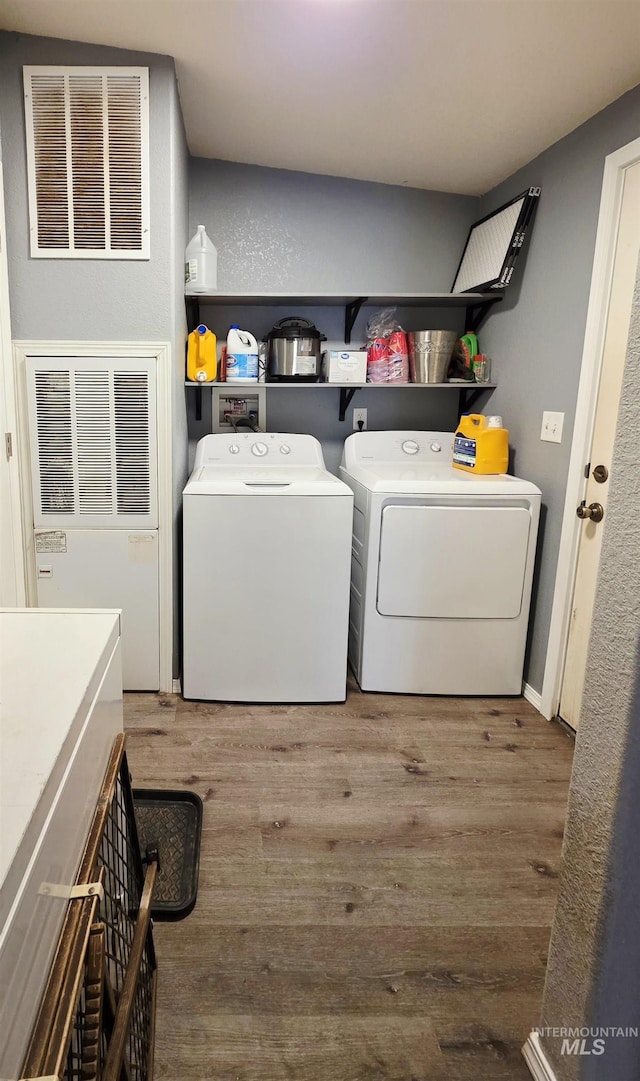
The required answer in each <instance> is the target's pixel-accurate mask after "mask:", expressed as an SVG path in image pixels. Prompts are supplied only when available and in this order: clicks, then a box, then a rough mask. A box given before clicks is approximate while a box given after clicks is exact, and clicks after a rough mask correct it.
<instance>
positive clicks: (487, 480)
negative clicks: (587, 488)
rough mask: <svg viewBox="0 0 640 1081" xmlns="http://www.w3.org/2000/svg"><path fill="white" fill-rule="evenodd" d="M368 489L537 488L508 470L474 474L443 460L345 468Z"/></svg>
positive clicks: (486, 491)
mask: <svg viewBox="0 0 640 1081" xmlns="http://www.w3.org/2000/svg"><path fill="white" fill-rule="evenodd" d="M343 470H344V472H345V473H348V475H349V476H350V477H353V479H354V480H356V481H358V482H359V483H360V484H362V485H363V486H364V487H365V488H368V489H369V491H370V492H381V493H387V494H390V495H445V494H446V495H464V496H480V495H482V496H485V495H501V496H507V497H510V496H511V497H516V496H524V497H526V498H531V497H532V496H533V497H539V496H540V494H541V493H540V489H539V488H536V486H535V484H531V482H530V481H528V480H521V479H520V478H519V477H510V476H508V475H507V474H500V475H494V474H492V475H490V476H484V477H483V476H477V475H476V474H474V473H465V472H464V471H463V470H460V469H454V468H453V466H451V465H449V464H448V463H446V462H412V463H411V464H406V463H397V464H395V463H390V462H370V463H367V464H366V465H364V464H362V463H358V464H357V465H352V466H351V468H350V469H348V470H347V469H344V467H343Z"/></svg>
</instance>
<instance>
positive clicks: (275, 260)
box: [189, 159, 479, 470]
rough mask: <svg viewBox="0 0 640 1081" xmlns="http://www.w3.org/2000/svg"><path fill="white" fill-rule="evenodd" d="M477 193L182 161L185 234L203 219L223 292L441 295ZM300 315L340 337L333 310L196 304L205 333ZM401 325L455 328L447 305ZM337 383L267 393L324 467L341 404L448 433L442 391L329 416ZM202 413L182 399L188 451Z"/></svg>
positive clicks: (201, 428) (335, 454) (338, 432)
mask: <svg viewBox="0 0 640 1081" xmlns="http://www.w3.org/2000/svg"><path fill="white" fill-rule="evenodd" d="M478 206H479V201H478V200H477V199H476V198H473V197H471V196H461V195H446V194H443V193H441V192H429V191H418V190H416V189H412V188H401V187H393V186H390V185H385V184H370V183H364V182H362V181H358V180H343V179H339V178H336V177H328V176H315V175H311V174H308V173H296V172H289V171H285V170H280V169H265V168H261V167H258V166H250V165H238V164H235V163H231V162H224V161H206V160H204V159H194V160H192V161H191V165H190V192H189V231H190V233H193V232H195V229H196V226H197V225H199V224H204V225H206V227H207V232H208V233H209V235H210V237H211V239H212V240H213V242H214V244H215V245H216V248H217V250H218V287H219V289H220V290H221V291H223V292H237V293H243V292H249V293H251V292H260V290H264V291H265V292H290V293H293V294H295V293H300V292H308V293H309V292H310V293H313V292H317V293H322V292H329V293H335V294H345V295H353V296H358V295H366V294H368V293H376V292H377V293H385V292H386V293H393V292H419V291H421V290H424V291H425V292H448V290H449V289H450V288H451V283H452V281H453V277H454V274H455V270H456V267H457V263H458V259H459V257H460V253H461V251H462V247H463V244H464V241H465V238H466V235H467V231H468V228H469V225H470V224H471V222H472V221H473V220H474V218H475V217H477V214H478ZM291 314H296V315H306V316H307V317H308V318H310V319H312V320H313V321H314V322H315V323H316V325H317V326H318V328H319V329H320V330H322V332H323V333H324V334H326V336H327V339H328V342H327V344H328V345H329V346H331V345H332V344H333V345H334V346H338V345H340V344H341V343H342V342H343V338H344V311H343V310H340V309H336V308H330V307H321V308H310V309H306V308H302V309H301V308H300V307H299V306H296V307H295V309H294V310H291V308H290V307H288V308H280V309H278V308H235V309H226V308H217V307H215V306H211V307H208V308H207V307H204V306H203V308H202V316H203V318H204V320H205V322H207V324H208V325H209V326H210V327H211V329H212V330H215V331H216V333H217V334H218V335H220V336H222V337H223V338H224V337H225V336H226V333H227V329H228V327H229V324H230V323H232V322H236V323H238V324H239V325H240V326H242V327H244V328H246V329H248V330H251V331H252V332H253V333H254V334H255V335H256V337H258V338H260V337H262V335H263V334H264V333H266V331H268V330H269V329H270V328H271V326H272V325H273V323H274V322H275V321H276V320H277V319H281V318H282V317H283V316H284V315H291ZM370 315H371V309H366V308H364V309H363V310H362V312H361V314H360V316H359V318H358V320H357V322H356V324H355V327H354V331H353V336H352V344H353V347H354V348H355V347H357V346H358V345H359V344H361V343H362V341H363V340H364V336H365V324H366V320H367V318H369V316H370ZM398 317H399V318H400V320H401V322H402V325H403V326H405V328H406V329H407V330H412V329H413V330H418V329H427V328H429V327H434V328H435V327H442V328H445V327H451V328H452V329H458V330H459V331H460V332H462V330H463V322H464V315H463V313H462V311H461V310H459V311H454V312H452V311H448V312H447V311H445V312H443V311H442V310H438V309H433V308H432V309H424V310H421V309H406V310H400V311H399V312H398ZM338 398H339V394H338V391H337V390H336V391H328V390H322V391H315V392H314V391H310V390H293V389H292V390H287V391H277V392H273V393H271V394H268V396H267V404H268V409H267V424H268V427H269V428H270V429H271V430H272V431H278V430H279V431H293V432H298V431H299V432H310V433H311V434H312V435H315V436H316V437H317V438H318V439H320V440H321V442H322V445H323V450H324V454H325V460H326V462H327V465H328V467H329V468H330V469H333V470H336V469H337V467H338V464H339V461H340V455H341V452H342V444H343V442H344V439H345V438H346V436H347V435H348V434H349V433H350V432H351V431H352V427H353V419H352V408H353V406H358V407H365V408H366V409H367V410H368V425H369V427H370V428H379V429H382V428H416V429H427V428H442V429H443V430H449V431H453V428H454V427H455V424H456V421H457V413H456V406H457V395H456V394H455V392H448V391H445V392H442V391H434V392H431V393H430V392H429V391H422V390H421V391H417V392H413V391H401V390H390V391H388V392H387V391H373V390H371V391H361V392H359V393H358V394H357V395H356V397H355V398H354V400H353V403H352V407H351V408H350V409H349V411H348V413H347V417H346V420H345V421H344V422H343V423H341V422H340V421H339V420H338ZM210 430H211V429H210V413H209V412H208V411H207V406H206V402H205V406H204V409H203V422H202V424H200V425H197V424H196V423H195V419H194V404H193V401H191V402H190V405H189V434H190V442H191V454H192V455H193V449H194V443H195V441H196V440H197V439H198V438H200V436H201V435H204V434H206V432H207V431H210Z"/></svg>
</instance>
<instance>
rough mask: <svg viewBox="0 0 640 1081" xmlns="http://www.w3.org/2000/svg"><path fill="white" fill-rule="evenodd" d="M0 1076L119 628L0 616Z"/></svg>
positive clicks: (117, 726) (90, 795)
mask: <svg viewBox="0 0 640 1081" xmlns="http://www.w3.org/2000/svg"><path fill="white" fill-rule="evenodd" d="M0 693H1V701H0V987H1V988H2V992H3V997H2V1002H1V1004H0V1033H2V1037H1V1039H0V1077H2V1078H19V1077H21V1076H22V1075H21V1073H20V1069H21V1067H22V1063H23V1060H24V1055H25V1052H26V1049H27V1045H28V1041H29V1037H30V1035H31V1031H32V1029H33V1025H34V1022H35V1018H36V1015H37V1012H38V1007H39V1003H40V999H41V996H42V992H43V990H44V987H45V984H46V980H47V976H48V972H49V967H50V965H51V961H52V958H53V956H54V953H55V950H56V947H57V944H58V937H59V934H60V928H61V926H62V921H63V919H64V915H65V912H66V909H67V903H68V890H69V888H70V887H71V886H72V885H73V883H74V881H75V877H76V874H77V870H78V866H79V863H80V859H81V856H82V852H83V849H84V845H85V841H86V837H87V832H88V829H89V825H90V822H91V818H92V815H93V812H94V809H95V805H96V799H97V795H98V792H99V789H100V785H101V782H102V779H103V776H104V772H105V769H106V765H107V762H108V759H109V754H110V752H111V747H112V744H113V741H114V739H115V737H116V735H117V734H118V733H119V732H121V731H122V670H121V658H120V619H119V616H118V613H115V612H108V611H100V612H98V611H96V612H89V611H83V612H76V611H72V610H64V611H63V610H59V611H39V610H38V609H28V610H26V611H17V610H0Z"/></svg>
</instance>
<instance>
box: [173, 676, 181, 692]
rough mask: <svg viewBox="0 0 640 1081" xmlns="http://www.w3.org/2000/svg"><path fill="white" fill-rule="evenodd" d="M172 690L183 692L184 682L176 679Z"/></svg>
mask: <svg viewBox="0 0 640 1081" xmlns="http://www.w3.org/2000/svg"><path fill="white" fill-rule="evenodd" d="M172 690H173V693H174V694H182V683H181V682H180V680H179V679H174V681H173V687H172Z"/></svg>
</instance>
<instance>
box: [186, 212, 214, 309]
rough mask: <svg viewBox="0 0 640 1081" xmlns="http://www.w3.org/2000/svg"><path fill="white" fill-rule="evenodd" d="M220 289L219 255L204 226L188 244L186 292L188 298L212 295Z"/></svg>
mask: <svg viewBox="0 0 640 1081" xmlns="http://www.w3.org/2000/svg"><path fill="white" fill-rule="evenodd" d="M217 287H218V253H217V251H216V249H215V248H214V246H213V244H212V243H211V241H210V240H209V237H208V236H207V233H206V230H205V227H204V225H199V226H198V232H197V233H196V235H195V236H194V237H192V238H191V240H190V241H189V243H188V244H187V250H186V252H185V262H184V291H185V293H186V294H187V296H198V294H200V293H212V292H213V291H214V289H217Z"/></svg>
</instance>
